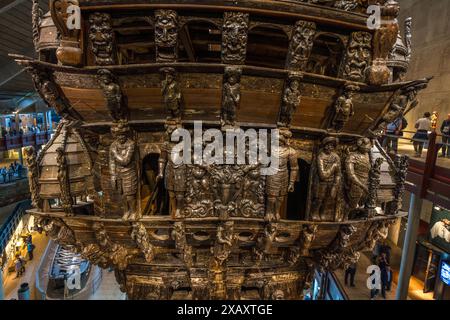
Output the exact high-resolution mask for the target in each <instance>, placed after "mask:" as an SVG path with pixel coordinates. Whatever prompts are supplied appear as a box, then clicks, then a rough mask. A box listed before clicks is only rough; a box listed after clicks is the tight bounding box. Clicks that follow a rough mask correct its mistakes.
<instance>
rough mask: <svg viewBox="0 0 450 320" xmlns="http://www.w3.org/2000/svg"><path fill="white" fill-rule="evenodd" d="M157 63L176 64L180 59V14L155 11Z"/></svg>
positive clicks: (169, 11)
mask: <svg viewBox="0 0 450 320" xmlns="http://www.w3.org/2000/svg"><path fill="white" fill-rule="evenodd" d="M155 43H156V61H157V62H175V61H176V60H177V58H178V14H177V12H176V11H174V10H156V11H155Z"/></svg>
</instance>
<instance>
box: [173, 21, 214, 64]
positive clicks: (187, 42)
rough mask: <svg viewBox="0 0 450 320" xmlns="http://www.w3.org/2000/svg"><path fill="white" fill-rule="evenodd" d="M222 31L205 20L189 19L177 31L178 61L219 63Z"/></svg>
mask: <svg viewBox="0 0 450 320" xmlns="http://www.w3.org/2000/svg"><path fill="white" fill-rule="evenodd" d="M221 42H222V33H221V31H220V30H219V28H218V27H217V26H216V25H215V24H213V23H211V22H207V21H198V20H194V21H190V22H188V23H186V24H185V25H183V26H182V27H181V28H180V30H179V31H178V46H179V47H178V61H180V62H202V63H207V62H209V63H220V61H221Z"/></svg>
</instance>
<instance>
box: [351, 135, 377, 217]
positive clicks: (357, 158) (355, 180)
mask: <svg viewBox="0 0 450 320" xmlns="http://www.w3.org/2000/svg"><path fill="white" fill-rule="evenodd" d="M371 148H372V143H371V142H370V140H369V139H367V138H361V139H358V141H357V142H356V150H355V151H354V152H351V153H350V154H349V155H348V156H347V158H346V159H345V173H346V188H347V196H348V204H349V207H350V209H351V210H353V209H357V208H358V207H359V206H360V205H361V204H362V203H361V202H362V201H363V200H364V198H365V197H366V196H367V194H368V192H369V189H368V182H369V180H368V179H369V171H370V167H371V165H370V157H369V152H370V150H371Z"/></svg>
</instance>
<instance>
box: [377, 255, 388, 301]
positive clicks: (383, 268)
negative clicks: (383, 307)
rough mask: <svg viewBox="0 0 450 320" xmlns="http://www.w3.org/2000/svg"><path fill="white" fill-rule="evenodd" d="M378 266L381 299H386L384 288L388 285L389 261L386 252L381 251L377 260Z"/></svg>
mask: <svg viewBox="0 0 450 320" xmlns="http://www.w3.org/2000/svg"><path fill="white" fill-rule="evenodd" d="M378 267H379V268H380V272H381V274H380V278H381V279H380V280H381V296H382V297H383V299H386V289H387V287H388V280H389V278H388V267H389V263H388V262H387V258H386V253H384V252H383V253H381V254H380V257H379V260H378Z"/></svg>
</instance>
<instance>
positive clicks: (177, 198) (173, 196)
mask: <svg viewBox="0 0 450 320" xmlns="http://www.w3.org/2000/svg"><path fill="white" fill-rule="evenodd" d="M166 129H167V130H166V134H167V139H166V142H164V145H163V146H162V149H161V155H160V157H159V160H158V167H159V173H158V176H157V180H158V181H159V180H162V179H164V184H165V187H166V190H167V191H168V192H169V207H170V209H169V210H170V214H171V216H172V217H180V216H181V209H182V208H183V205H184V192H185V191H186V186H185V184H186V166H185V164H184V163H183V161H178V160H182V159H176V158H174V157H176V156H178V155H179V154H178V153H172V150H173V147H175V145H176V143H173V142H171V135H172V133H173V132H174V131H175V130H176V129H177V126H176V125H168V126H167V127H166Z"/></svg>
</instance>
